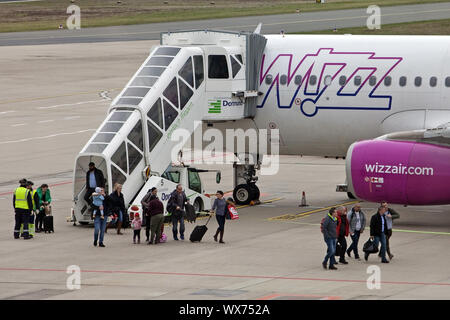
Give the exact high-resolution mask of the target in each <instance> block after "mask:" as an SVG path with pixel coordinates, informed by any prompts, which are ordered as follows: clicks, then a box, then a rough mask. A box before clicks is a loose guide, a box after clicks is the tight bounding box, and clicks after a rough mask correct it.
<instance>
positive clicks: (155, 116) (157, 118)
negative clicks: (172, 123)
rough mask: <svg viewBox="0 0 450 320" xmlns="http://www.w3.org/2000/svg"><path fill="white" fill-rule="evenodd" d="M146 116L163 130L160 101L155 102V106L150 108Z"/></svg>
mask: <svg viewBox="0 0 450 320" xmlns="http://www.w3.org/2000/svg"><path fill="white" fill-rule="evenodd" d="M147 116H148V117H149V118H150V119H152V120H153V121H154V122H155V123H156V124H157V125H158V126H159V127H160V128H161V129H162V128H163V126H164V125H163V115H162V107H161V99H158V100H156V102H155V104H154V105H153V106H152V107H151V108H150V111H149V112H148V113H147Z"/></svg>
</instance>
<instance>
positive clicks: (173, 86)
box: [163, 77, 179, 108]
mask: <svg viewBox="0 0 450 320" xmlns="http://www.w3.org/2000/svg"><path fill="white" fill-rule="evenodd" d="M163 94H164V97H166V98H167V100H169V101H170V102H172V103H173V105H174V106H175V107H177V108H178V107H179V105H178V88H177V78H175V77H174V78H173V79H172V81H170V83H169V85H168V86H167V88H166V89H165V90H164V93H163Z"/></svg>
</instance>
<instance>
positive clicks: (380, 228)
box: [364, 206, 389, 263]
mask: <svg viewBox="0 0 450 320" xmlns="http://www.w3.org/2000/svg"><path fill="white" fill-rule="evenodd" d="M385 213H386V208H385V207H383V206H380V207H379V208H378V212H377V213H375V214H374V215H373V216H372V218H371V219H370V239H371V240H373V241H374V245H375V246H376V247H378V244H379V243H380V242H381V249H380V255H381V262H382V263H389V261H388V260H387V259H386V234H387V224H386V217H385V216H384V214H385ZM368 258H369V253H367V252H366V253H365V254H364V259H365V260H366V261H367V259H368Z"/></svg>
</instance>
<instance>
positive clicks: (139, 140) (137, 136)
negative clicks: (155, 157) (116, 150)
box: [127, 120, 144, 151]
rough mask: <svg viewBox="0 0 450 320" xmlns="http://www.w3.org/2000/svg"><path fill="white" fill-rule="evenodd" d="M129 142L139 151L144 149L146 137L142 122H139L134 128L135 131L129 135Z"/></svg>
mask: <svg viewBox="0 0 450 320" xmlns="http://www.w3.org/2000/svg"><path fill="white" fill-rule="evenodd" d="M127 138H128V140H130V141H131V142H133V143H134V145H135V146H136V147H138V148H139V150H141V151H142V150H143V149H144V139H143V138H144V137H143V135H142V124H141V120H139V122H138V123H136V125H135V126H134V128H133V130H131V132H130V133H129V134H128V137H127Z"/></svg>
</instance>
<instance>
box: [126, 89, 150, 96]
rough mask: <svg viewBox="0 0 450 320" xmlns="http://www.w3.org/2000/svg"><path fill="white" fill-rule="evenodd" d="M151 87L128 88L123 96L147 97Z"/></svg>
mask: <svg viewBox="0 0 450 320" xmlns="http://www.w3.org/2000/svg"><path fill="white" fill-rule="evenodd" d="M149 90H150V88H128V89H127V90H125V92H124V93H123V95H122V97H145V95H146V94H147V93H148V91H149Z"/></svg>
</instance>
